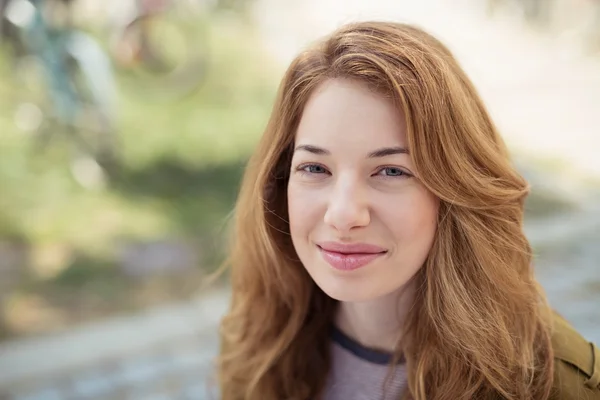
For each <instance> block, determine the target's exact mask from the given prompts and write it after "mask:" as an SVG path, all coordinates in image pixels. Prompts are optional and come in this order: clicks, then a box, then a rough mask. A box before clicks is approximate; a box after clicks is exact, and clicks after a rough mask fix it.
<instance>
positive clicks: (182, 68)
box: [111, 0, 210, 100]
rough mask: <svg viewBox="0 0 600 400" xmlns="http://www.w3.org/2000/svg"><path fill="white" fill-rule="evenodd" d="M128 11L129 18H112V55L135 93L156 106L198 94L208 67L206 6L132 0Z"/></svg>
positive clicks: (175, 0)
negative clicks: (166, 101)
mask: <svg viewBox="0 0 600 400" xmlns="http://www.w3.org/2000/svg"><path fill="white" fill-rule="evenodd" d="M130 5H131V6H132V7H130V10H129V12H126V13H122V12H119V13H118V14H117V15H114V26H115V28H114V33H113V35H112V36H113V37H112V41H111V42H112V45H111V50H112V54H113V57H114V58H115V60H116V61H117V65H118V66H119V67H120V68H121V69H122V70H123V71H124V72H126V73H129V75H130V77H131V78H132V80H133V81H134V85H135V87H136V89H137V91H139V93H140V94H142V95H144V96H146V97H148V98H151V99H158V100H162V99H167V100H174V99H175V100H176V99H180V98H182V97H185V96H187V95H190V94H192V93H194V92H195V91H197V90H198V88H199V87H200V86H201V84H202V82H203V81H204V78H205V76H206V70H207V64H208V54H209V51H208V47H209V44H208V33H207V30H206V25H207V24H203V23H202V18H206V17H207V14H208V13H207V9H208V7H209V6H210V4H208V3H204V4H203V3H201V2H199V1H189V0H133V2H132V3H130ZM203 6H204V7H203ZM119 11H121V10H119ZM123 15H125V17H123ZM140 80H141V81H143V83H140ZM140 88H143V89H142V91H140Z"/></svg>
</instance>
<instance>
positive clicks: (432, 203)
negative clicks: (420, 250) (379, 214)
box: [384, 189, 439, 245]
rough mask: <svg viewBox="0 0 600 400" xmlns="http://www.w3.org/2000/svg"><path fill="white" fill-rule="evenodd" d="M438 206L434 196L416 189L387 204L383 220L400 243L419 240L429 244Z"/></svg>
mask: <svg viewBox="0 0 600 400" xmlns="http://www.w3.org/2000/svg"><path fill="white" fill-rule="evenodd" d="M438 208H439V205H438V200H437V199H436V198H435V196H433V195H432V194H430V193H429V192H427V191H425V190H424V189H418V190H415V191H414V192H411V193H409V194H407V195H405V196H402V197H401V198H400V199H397V200H396V201H395V204H394V205H393V206H392V205H389V206H388V207H387V208H386V210H387V212H386V214H385V216H384V221H388V226H389V227H390V228H391V229H392V230H393V235H394V236H395V237H396V238H397V239H401V242H402V243H407V242H412V243H414V242H415V241H419V242H423V244H424V245H427V244H428V243H429V245H430V244H431V242H433V238H434V236H435V232H436V228H437V214H438Z"/></svg>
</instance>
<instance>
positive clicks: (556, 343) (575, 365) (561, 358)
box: [550, 313, 600, 400]
mask: <svg viewBox="0 0 600 400" xmlns="http://www.w3.org/2000/svg"><path fill="white" fill-rule="evenodd" d="M552 347H553V350H554V359H555V373H554V385H553V391H552V395H551V396H550V399H551V400H571V399H573V400H575V399H578V400H579V399H583V400H600V349H599V348H598V346H596V345H594V344H593V343H590V342H588V341H587V340H586V339H584V338H583V336H581V335H580V334H579V333H578V332H577V331H576V330H575V329H574V328H573V327H572V326H571V325H570V324H569V323H568V322H567V321H566V320H565V319H564V318H563V317H562V316H560V315H559V314H558V313H555V314H554V332H553V334H552Z"/></svg>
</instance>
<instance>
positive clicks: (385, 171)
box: [377, 167, 409, 177]
mask: <svg viewBox="0 0 600 400" xmlns="http://www.w3.org/2000/svg"><path fill="white" fill-rule="evenodd" d="M377 175H383V176H386V177H396V176H405V175H406V176H408V175H409V174H408V173H406V172H404V171H403V170H401V169H400V168H398V167H385V168H382V169H381V170H379V172H378V173H377Z"/></svg>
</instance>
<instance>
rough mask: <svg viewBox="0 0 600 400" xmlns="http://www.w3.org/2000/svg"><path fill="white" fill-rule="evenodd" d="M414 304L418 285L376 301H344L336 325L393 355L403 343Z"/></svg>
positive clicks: (338, 312)
mask: <svg viewBox="0 0 600 400" xmlns="http://www.w3.org/2000/svg"><path fill="white" fill-rule="evenodd" d="M413 301H414V282H412V281H411V282H409V283H408V284H407V285H406V286H404V287H403V288H401V289H399V290H396V291H394V292H392V293H389V294H387V295H384V296H381V297H378V298H376V299H372V300H366V301H357V302H340V303H339V304H338V308H337V310H336V314H335V324H336V325H337V327H338V328H339V329H340V330H341V331H342V332H344V333H345V334H346V335H348V336H349V337H351V338H352V339H354V340H356V341H357V342H358V343H360V344H361V345H363V346H365V347H368V348H372V349H377V350H383V351H386V352H393V351H394V350H395V349H396V348H397V347H398V344H399V342H400V340H401V337H400V335H401V332H402V327H403V326H404V321H405V319H406V315H407V314H408V311H409V310H410V307H411V306H412V304H413Z"/></svg>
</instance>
